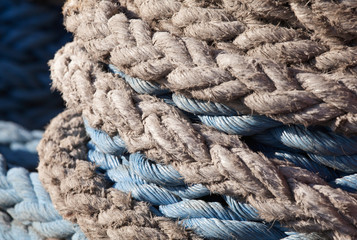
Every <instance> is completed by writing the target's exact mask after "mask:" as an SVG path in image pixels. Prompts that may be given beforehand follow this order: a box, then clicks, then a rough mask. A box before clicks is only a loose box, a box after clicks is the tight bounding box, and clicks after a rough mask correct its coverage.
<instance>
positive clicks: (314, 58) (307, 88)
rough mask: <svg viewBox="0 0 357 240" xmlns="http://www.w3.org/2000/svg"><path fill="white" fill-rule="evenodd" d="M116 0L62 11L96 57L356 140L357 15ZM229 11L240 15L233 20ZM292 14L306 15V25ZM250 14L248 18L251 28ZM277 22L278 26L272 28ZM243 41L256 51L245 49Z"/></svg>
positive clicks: (256, 5)
mask: <svg viewBox="0 0 357 240" xmlns="http://www.w3.org/2000/svg"><path fill="white" fill-rule="evenodd" d="M119 2H120V4H121V5H119V4H118V3H117V1H115V0H113V1H109V0H106V1H104V0H103V1H85V2H80V1H79V2H78V3H77V1H75V0H72V1H68V3H67V4H66V5H65V8H64V15H65V24H66V27H67V29H68V30H69V31H72V32H73V33H74V34H75V36H76V37H78V38H79V39H82V40H83V41H84V43H83V44H84V47H85V48H86V50H87V51H88V52H89V54H90V55H91V57H92V58H95V59H97V60H101V61H104V62H106V63H112V64H114V65H115V66H117V67H118V68H119V69H122V70H123V71H124V72H125V73H126V74H128V75H130V76H132V77H138V78H141V79H143V80H147V81H153V82H159V83H161V84H162V85H163V86H164V87H166V88H169V89H170V90H171V91H174V92H182V93H184V94H186V95H187V96H190V97H193V98H195V99H200V100H208V101H211V100H212V101H216V102H227V101H228V102H229V103H236V102H239V104H240V105H241V106H237V107H239V108H243V109H245V113H251V112H252V111H254V112H256V113H258V114H264V115H269V116H270V117H272V118H273V119H275V120H279V121H281V122H283V123H285V124H290V123H294V124H303V125H312V124H317V123H319V124H322V123H327V122H328V123H329V124H331V126H332V127H333V128H334V129H336V130H338V131H342V132H345V133H349V134H352V133H355V127H352V126H355V125H356V122H355V119H356V117H355V114H356V108H355V106H356V103H357V97H356V84H355V81H354V79H355V70H354V69H355V68H354V67H355V64H356V56H357V55H356V47H355V45H354V44H355V39H356V35H357V29H356V28H355V27H354V26H355V24H353V23H354V22H356V20H357V19H356V18H357V17H356V14H355V13H354V10H353V9H351V8H350V7H349V6H346V4H345V3H343V2H341V3H327V2H326V1H322V0H315V1H313V2H312V3H311V4H310V5H309V4H307V3H306V4H305V3H303V2H304V1H302V2H301V1H300V2H297V1H294V0H291V1H283V2H284V4H285V5H284V4H282V3H272V2H271V1H264V3H263V4H262V3H260V1H228V0H227V1H223V3H222V4H221V6H219V5H214V3H211V4H210V3H207V4H204V3H202V5H201V6H200V4H199V3H193V2H191V1H190V2H180V1H174V0H167V1H157V0H151V1H139V0H137V1H132V2H126V1H119ZM261 5H264V7H263V6H261ZM232 6H236V7H237V9H239V10H238V12H239V14H241V16H234V15H235V14H234V13H236V12H237V9H236V10H234V13H233V11H232V10H231V9H230V8H231V7H232ZM262 7H263V9H265V8H266V9H265V10H264V11H263V13H264V14H266V15H265V17H262V15H261V14H262V12H261V10H262ZM294 7H297V8H299V9H300V10H301V8H303V10H301V11H305V12H306V11H307V12H309V11H310V12H311V14H309V15H308V19H306V16H305V14H300V12H299V11H298V10H297V11H296V12H295V11H294ZM328 9H330V10H328ZM337 9H338V10H337ZM331 10H332V11H331ZM273 12H275V13H276V14H274V16H271V13H273ZM277 13H278V14H277ZM283 13H284V14H283ZM246 15H251V16H252V17H247V22H246V21H245V17H246ZM286 15H288V16H289V18H283V19H281V17H282V16H286ZM137 16H139V17H141V18H142V19H138V18H137ZM277 16H279V17H278V18H277V19H276V17H277ZM310 16H316V19H315V18H314V21H313V23H312V25H314V26H315V28H313V29H311V28H310V27H309V26H306V22H307V21H310ZM251 18H253V19H254V21H253V23H250V21H252V19H251ZM261 18H263V20H262V21H259V19H261ZM275 19H276V20H278V19H279V21H280V22H279V24H280V25H282V26H283V27H277V26H274V25H273V24H274V23H275ZM322 19H324V20H322ZM325 19H329V21H325ZM342 19H343V20H342ZM265 21H266V22H271V23H273V24H267V23H265ZM292 22H294V23H295V24H293V23H292ZM348 23H350V24H348ZM284 25H286V26H284ZM288 27H293V28H290V29H289V28H288ZM261 29H263V30H261ZM155 31H156V32H155ZM308 31H310V32H311V34H309V35H307V34H302V33H301V32H308ZM292 32H294V34H292ZM170 33H171V34H170ZM251 35H253V36H251ZM235 38H236V39H235ZM240 38H243V39H247V41H248V42H253V41H254V43H255V44H257V46H255V47H254V48H252V49H249V48H243V46H244V44H243V45H241V44H240ZM329 38H333V40H331V41H332V43H330V39H329ZM232 39H235V40H234V41H233V44H232V43H231V41H232ZM259 40H260V41H259ZM212 42H213V43H212ZM240 48H243V49H240ZM327 71H329V73H328V74H326V72H327ZM341 72H343V74H341ZM69 102H72V101H69ZM282 103H283V104H282ZM286 103H289V104H286ZM351 125H352V126H351Z"/></svg>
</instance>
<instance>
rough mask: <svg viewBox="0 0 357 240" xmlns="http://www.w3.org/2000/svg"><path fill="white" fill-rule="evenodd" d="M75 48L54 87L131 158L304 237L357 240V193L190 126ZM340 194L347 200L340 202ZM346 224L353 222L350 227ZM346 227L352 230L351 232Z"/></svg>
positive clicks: (59, 67) (61, 57) (59, 66)
mask: <svg viewBox="0 0 357 240" xmlns="http://www.w3.org/2000/svg"><path fill="white" fill-rule="evenodd" d="M76 44H78V43H71V44H69V45H68V46H66V47H65V48H64V49H62V50H61V51H60V52H59V53H58V55H57V57H56V61H55V62H56V64H54V65H53V71H55V73H66V75H62V76H63V78H60V79H58V80H57V81H56V84H58V85H57V86H60V87H61V86H63V87H65V88H66V89H64V91H63V92H64V97H65V98H66V97H67V94H69V93H70V92H69V90H70V89H73V90H72V93H71V95H70V97H72V98H73V97H75V98H76V99H77V100H78V101H80V102H82V101H83V104H78V105H77V106H76V107H78V108H81V107H83V109H84V110H83V112H84V116H85V117H86V118H87V119H88V121H89V122H90V124H91V125H92V126H96V127H98V128H100V129H102V130H104V131H106V132H108V133H115V132H118V133H119V135H120V136H122V138H123V140H124V142H125V145H126V147H127V148H128V150H129V152H136V151H141V152H143V153H145V154H146V155H147V156H148V157H149V158H151V159H155V160H156V161H158V162H162V163H165V164H171V165H172V166H174V167H175V168H176V169H177V170H178V171H179V172H180V174H181V175H182V176H183V177H184V179H185V181H186V182H187V183H193V184H194V183H201V184H204V185H205V186H207V187H208V188H209V189H210V190H211V191H212V192H214V193H219V194H222V195H230V196H234V197H237V198H239V197H241V196H244V197H246V199H247V200H248V201H249V203H251V204H252V205H253V206H254V207H255V208H256V209H258V211H259V213H260V214H261V216H262V217H263V218H264V219H265V220H267V221H273V220H274V219H276V220H279V221H281V222H282V223H284V224H286V225H288V226H291V227H294V228H295V229H297V230H298V231H307V232H310V231H316V230H318V231H327V232H328V231H331V230H332V231H336V232H335V234H339V233H338V232H340V231H342V232H343V233H344V234H347V235H352V236H353V235H355V233H354V231H355V230H353V229H354V228H355V226H354V223H353V222H354V220H353V219H354V218H355V213H354V210H353V209H354V208H355V207H354V206H355V204H356V199H355V195H354V194H352V193H348V192H344V191H342V190H340V189H333V188H331V187H330V186H329V185H328V184H327V183H326V182H325V181H324V180H322V179H321V178H320V177H318V176H317V175H316V174H313V173H311V172H309V171H306V170H303V169H301V168H298V167H295V166H294V165H291V164H289V163H288V162H285V161H276V160H269V159H267V158H266V157H264V156H263V155H261V154H257V153H254V152H252V151H251V150H250V149H249V148H248V147H247V146H246V145H245V144H244V143H243V142H242V141H241V140H240V139H239V137H238V136H236V135H226V134H223V133H220V132H218V131H216V130H212V129H209V128H206V127H204V126H202V125H200V124H192V123H189V121H188V120H187V118H186V117H184V116H183V114H182V113H181V112H179V111H178V110H177V109H176V108H175V107H173V106H170V105H168V104H166V103H165V102H163V101H160V100H158V99H157V98H155V97H151V96H148V95H139V94H136V93H134V92H133V91H132V90H131V87H130V86H128V85H127V84H126V83H125V81H123V80H120V79H118V78H117V77H115V76H114V75H112V74H111V73H108V72H105V71H103V69H102V68H101V67H100V65H98V64H96V63H95V62H92V61H90V58H89V56H88V55H87V53H86V52H85V51H84V50H83V48H80V47H79V46H81V45H79V46H77V45H76ZM72 73H75V74H74V75H73V74H72ZM93 76H95V78H94V79H95V81H94V82H93V80H92V79H93ZM72 77H73V79H72ZM55 80H56V79H55ZM65 83H67V84H65ZM60 84H63V85H60ZM62 90H63V89H62ZM88 93H91V94H93V95H91V94H88ZM122 103H123V104H122ZM170 139H174V141H172V140H170ZM185 142H186V143H185ZM202 164H204V165H202ZM258 166H260V167H258ZM291 194H293V195H291ZM307 195H308V196H309V198H311V199H313V200H311V201H306V199H307V198H306V196H307ZM340 195H341V196H344V197H343V200H342V199H338V200H337V196H340ZM341 200H342V201H341ZM321 201H322V202H321ZM321 206H325V207H324V208H322V207H321ZM345 207H347V208H349V209H350V210H348V211H346V212H344V213H343V214H347V215H348V217H347V218H345V217H342V216H341V215H340V214H341V212H340V210H339V209H345ZM322 212H323V214H322ZM327 216H329V217H327ZM311 218H314V219H316V222H318V224H315V223H314V222H313V221H311V220H310V219H311ZM346 219H350V220H348V221H351V222H350V223H349V224H347V222H346ZM339 222H340V223H341V224H339ZM342 222H343V223H342ZM346 224H347V225H346ZM350 224H351V225H350ZM346 226H350V227H348V230H346V229H344V228H345V227H346Z"/></svg>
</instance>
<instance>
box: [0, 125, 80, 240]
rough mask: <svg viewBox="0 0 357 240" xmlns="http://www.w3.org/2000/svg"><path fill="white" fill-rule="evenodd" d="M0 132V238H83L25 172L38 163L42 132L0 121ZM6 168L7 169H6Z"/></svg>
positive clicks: (32, 174) (78, 230) (35, 179)
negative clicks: (37, 147) (38, 148)
mask: <svg viewBox="0 0 357 240" xmlns="http://www.w3.org/2000/svg"><path fill="white" fill-rule="evenodd" d="M0 133H1V134H0V144H1V146H0V147H1V148H0V153H1V154H0V238H1V239H4V240H12V239H13V240H15V239H16V240H17V239H47V238H66V239H73V240H79V239H86V238H85V236H84V235H83V233H82V232H81V231H80V229H79V228H78V227H76V226H75V225H73V224H72V223H71V222H69V221H66V220H63V219H62V217H61V216H60V215H59V214H58V212H57V211H56V210H55V208H54V206H53V205H52V202H51V199H50V196H49V195H48V193H47V192H46V191H45V189H44V188H43V187H42V184H41V183H40V181H39V179H38V173H36V172H29V171H28V170H27V169H26V168H27V167H29V166H30V167H31V168H33V167H34V166H37V164H38V157H37V154H36V146H37V143H38V142H39V140H40V138H41V136H42V132H41V131H35V130H34V131H28V130H26V129H24V128H22V127H21V126H19V125H17V124H15V123H12V122H3V121H2V122H0ZM19 151H20V154H19ZM5 159H10V161H6V160H5ZM6 166H9V167H11V168H10V169H9V170H7V168H6Z"/></svg>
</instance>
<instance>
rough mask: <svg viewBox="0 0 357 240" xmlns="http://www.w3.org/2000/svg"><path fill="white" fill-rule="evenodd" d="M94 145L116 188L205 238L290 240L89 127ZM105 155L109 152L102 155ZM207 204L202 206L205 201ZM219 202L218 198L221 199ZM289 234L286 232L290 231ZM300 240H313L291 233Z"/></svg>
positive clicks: (94, 158) (248, 210) (247, 210)
mask: <svg viewBox="0 0 357 240" xmlns="http://www.w3.org/2000/svg"><path fill="white" fill-rule="evenodd" d="M84 124H85V128H86V132H87V134H88V135H89V136H90V138H91V141H90V142H89V143H88V149H89V150H88V160H89V161H91V162H93V163H95V164H96V166H98V167H99V168H100V169H102V170H105V171H106V176H108V178H109V179H110V180H111V181H113V182H114V186H113V187H114V188H116V189H118V190H120V191H122V192H125V193H128V194H129V193H130V194H131V196H132V197H133V198H134V199H135V200H137V201H144V202H148V203H150V204H151V209H150V210H151V211H152V212H153V213H154V214H156V215H158V216H165V217H168V218H171V219H173V220H181V221H180V222H179V223H180V224H181V225H183V226H184V227H185V228H187V229H192V230H194V231H195V232H196V233H197V234H199V235H200V236H202V237H204V238H208V239H211V238H214V239H257V238H259V239H285V238H284V237H287V235H286V233H284V230H283V228H281V227H280V226H278V225H276V226H274V224H273V223H270V224H267V223H264V222H262V219H261V218H260V217H259V215H258V212H257V210H256V209H254V208H253V207H252V206H250V205H249V204H245V203H241V202H237V201H235V200H234V199H233V198H231V197H229V196H223V198H222V199H221V201H223V200H224V202H223V204H225V205H226V206H223V205H222V204H221V203H220V202H217V201H213V202H207V201H205V199H204V197H206V200H207V199H210V198H212V196H210V195H211V194H212V193H211V192H210V191H209V190H208V189H207V188H206V187H204V186H203V185H201V184H194V185H190V186H188V185H186V184H185V182H184V179H183V177H182V176H181V175H180V174H179V173H178V172H177V171H176V170H175V169H174V168H172V167H171V166H163V165H160V164H156V163H154V162H153V161H151V160H149V159H147V158H145V156H143V155H142V154H140V153H133V154H125V153H127V151H126V148H125V145H124V142H123V141H122V140H121V139H120V137H118V136H116V137H115V138H114V139H115V140H114V139H112V138H111V137H110V136H109V135H107V134H106V133H105V132H103V131H100V130H96V129H93V128H91V127H90V126H89V125H88V123H86V122H84ZM102 149H104V150H102ZM202 198H203V200H202ZM217 198H218V197H217ZM285 231H286V230H285ZM287 234H289V235H290V236H293V235H298V236H299V237H300V239H313V237H315V238H316V236H308V235H304V234H298V233H293V232H291V231H290V232H287Z"/></svg>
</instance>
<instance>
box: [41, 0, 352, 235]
mask: <svg viewBox="0 0 357 240" xmlns="http://www.w3.org/2000/svg"><path fill="white" fill-rule="evenodd" d="M356 20H357V16H356V4H354V3H353V2H352V1H339V2H332V1H323V0H314V1H309V2H307V1H296V0H287V1H279V2H277V1H270V0H268V1H264V2H262V1H244V0H241V1H238V0H234V1H230V0H223V1H219V2H217V1H214V2H211V1H174V0H165V1H163V0H148V1H141V0H133V1H124V0H123V1H114V0H102V1H100V0H97V1H95V0H82V1H80V0H69V1H67V3H66V4H65V7H64V21H65V25H66V27H67V29H68V30H69V31H71V32H72V33H73V34H74V36H75V40H74V41H73V42H72V43H69V44H67V45H66V46H65V47H64V48H62V49H61V50H60V51H58V53H57V54H56V56H55V59H54V60H53V61H51V63H50V65H51V77H52V79H53V85H54V87H55V88H57V89H58V90H60V91H61V92H62V94H63V98H64V100H65V101H66V102H67V106H68V107H69V108H70V109H71V110H69V111H68V112H65V113H64V114H62V115H60V116H59V117H58V118H56V119H55V120H54V121H53V122H52V124H51V125H50V126H49V128H48V129H47V132H46V134H45V136H44V139H43V140H42V142H41V144H40V147H39V152H40V157H41V162H40V171H39V173H40V178H41V181H43V183H44V186H45V187H46V189H47V190H48V191H49V193H50V195H51V197H52V199H53V201H54V202H55V205H56V206H58V209H59V212H60V213H61V214H62V215H63V216H64V217H65V218H67V219H70V220H71V221H74V222H77V223H78V224H79V225H80V227H81V228H82V230H83V231H84V233H85V234H86V235H87V236H88V237H90V238H93V239H97V238H110V239H116V238H118V236H120V237H122V238H124V239H125V238H136V239H149V238H159V239H167V238H172V239H195V238H199V237H207V238H223V239H224V238H225V237H222V236H224V235H220V234H221V233H223V234H225V233H227V234H232V235H231V237H238V235H234V234H238V233H241V230H242V229H246V230H247V232H245V233H247V236H248V235H249V236H252V235H253V233H252V232H251V231H252V230H251V229H252V228H253V227H252V225H250V227H246V228H245V227H244V226H243V225H244V224H246V223H244V224H243V223H242V219H240V220H237V219H234V218H235V217H234V216H235V215H234V214H233V213H231V212H230V211H233V210H232V209H230V208H232V207H231V206H230V203H231V202H228V201H226V200H225V199H227V197H228V198H229V199H232V201H234V202H235V203H237V204H238V205H239V204H246V205H244V206H250V207H251V209H254V210H255V211H257V213H258V215H259V219H261V220H264V221H265V222H266V223H264V224H268V225H269V224H271V223H273V222H275V224H273V225H271V226H272V229H270V230H271V231H268V232H265V233H266V234H265V233H264V234H263V235H264V236H265V237H268V236H269V234H274V233H276V232H279V233H280V234H281V235H280V236H279V237H280V238H282V237H284V236H286V235H287V232H288V231H290V230H288V229H284V228H283V227H281V226H285V227H289V228H293V229H294V230H295V231H297V232H302V233H315V234H314V235H304V237H307V238H315V237H322V238H325V239H354V238H355V237H357V221H356V219H357V212H356V209H357V208H356V207H357V199H356V186H355V182H354V181H355V180H356V175H355V174H356V172H357V163H356V156H357V151H356V149H357V148H356V146H357V138H356V133H357V127H356V126H357V124H356V123H357V121H356V119H357V118H356V113H357V108H356V106H357V104H356V103H357V95H356V93H357V91H356V89H357V85H356V82H357V81H356V74H357V71H356V63H357V62H356V60H357V59H356V56H357V55H356V36H357V28H356V24H355V22H356ZM82 118H84V119H85V120H86V121H87V131H89V132H88V133H86V131H85V127H84V126H83V119H82ZM89 129H94V130H92V131H95V132H96V131H97V133H96V134H90V132H91V130H89ZM98 132H99V133H100V134H98ZM88 135H89V136H90V138H91V142H89V145H88V147H87V142H88V141H89V140H90V139H89V138H88ZM97 135H98V136H99V137H98V136H97ZM94 136H97V137H98V138H99V140H98V139H97V140H96V139H95V137H94ZM118 146H119V148H118ZM124 146H125V147H124ZM139 153H140V154H142V155H139V156H143V157H139V159H142V161H141V160H140V161H139V160H138V157H134V156H138V155H135V154H139ZM128 154H129V155H128ZM125 156H127V157H128V159H126V158H125ZM143 159H144V160H143ZM145 159H150V161H151V162H150V161H149V163H150V164H149V165H148V162H147V161H146V160H145ZM89 161H91V162H94V163H95V164H96V165H97V167H99V168H96V167H94V166H93V165H91V163H90V162H89ZM153 164H156V165H153ZM159 166H160V167H159ZM153 169H156V170H155V171H156V172H152V171H154V170H153ZM168 169H171V170H172V171H171V170H168ZM167 171H169V173H168V172H167ZM113 172H114V173H113ZM167 174H169V175H167ZM152 175H154V176H155V178H153V177H152ZM351 181H352V182H351ZM174 182H175V184H178V185H176V186H169V189H168V188H167V186H166V185H167V184H169V185H170V184H173V183H174ZM113 184H114V185H113ZM111 186H114V187H115V188H118V189H119V190H120V191H118V190H115V189H113V188H110V187H111ZM178 186H181V187H183V186H186V188H188V190H187V191H186V190H185V191H184V190H182V189H180V188H179V189H177V187H178ZM197 186H202V188H201V189H200V190H199V191H198V190H197V189H196V187H197ZM173 187H176V188H175V189H173ZM190 187H191V188H192V189H189V188H190ZM204 189H207V190H208V191H209V192H210V196H209V197H205V196H203V195H199V196H198V195H194V194H198V193H197V192H195V191H198V192H199V194H207V192H206V193H205V191H204ZM175 191H176V192H175ZM126 193H130V194H126ZM180 194H181V195H180ZM182 194H183V195H182ZM69 196H70V197H69ZM131 198H134V199H135V200H133V199H131ZM181 200H182V201H181ZM201 201H204V202H201ZM148 203H149V205H147V204H148ZM175 204H177V205H175ZM199 204H200V205H199ZM203 206H204V207H203ZM213 206H215V207H213ZM199 207H202V209H206V210H207V209H211V210H210V213H209V214H206V215H205V214H203V213H202V212H200V211H198V210H197V209H198V208H199ZM174 209H180V210H176V212H179V213H180V214H183V215H171V213H170V212H171V211H175V210H174ZM219 209H220V210H219ZM227 209H228V210H227ZM185 210H186V212H187V213H188V214H187V215H184V213H185ZM207 211H208V210H207ZM223 212H224V214H223ZM192 214H193V215H192ZM235 214H236V213H235ZM188 215H190V216H188ZM192 216H198V217H193V218H190V217H192ZM203 217H204V218H203ZM227 218H228V219H227ZM232 218H233V219H232ZM171 219H172V220H171ZM175 219H176V220H179V222H175ZM198 219H200V220H198ZM247 220H248V222H249V219H247ZM250 220H251V219H250ZM200 221H202V222H201V223H200ZM224 221H228V222H224ZM229 221H238V222H239V223H233V222H229ZM277 221H278V222H279V223H277ZM255 223H256V224H258V223H259V221H258V220H257V221H255ZM179 224H183V225H184V226H185V227H186V229H185V230H183V227H182V226H180V225H179ZM235 224H238V225H239V227H237V226H238V225H235ZM264 224H262V225H261V228H260V231H261V229H264V226H267V225H264ZM197 226H199V227H197ZM203 226H206V227H207V228H206V230H204V229H205V228H204V227H203ZM255 226H256V225H255ZM207 229H210V230H211V231H207ZM219 229H220V230H222V229H225V230H222V231H223V232H221V233H219ZM215 231H216V232H215ZM243 232H244V231H243ZM249 233H250V234H249ZM261 233H262V232H261ZM205 234H206V235H205ZM284 234H285V235H284ZM316 234H317V235H316ZM263 235H262V236H263ZM240 237H241V238H242V239H244V238H245V237H242V236H240ZM299 237H301V238H302V237H303V236H298V235H297V234H292V235H291V236H288V237H287V238H290V239H294V238H299Z"/></svg>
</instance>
